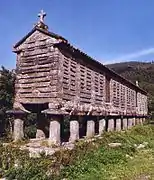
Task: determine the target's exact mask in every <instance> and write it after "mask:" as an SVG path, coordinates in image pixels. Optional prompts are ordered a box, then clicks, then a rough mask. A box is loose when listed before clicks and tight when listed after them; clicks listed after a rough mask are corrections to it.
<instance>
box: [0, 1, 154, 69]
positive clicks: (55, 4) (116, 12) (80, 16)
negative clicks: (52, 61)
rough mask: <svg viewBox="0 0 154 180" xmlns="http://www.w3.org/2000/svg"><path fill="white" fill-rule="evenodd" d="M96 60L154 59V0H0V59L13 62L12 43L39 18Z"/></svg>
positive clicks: (3, 62)
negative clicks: (43, 14)
mask: <svg viewBox="0 0 154 180" xmlns="http://www.w3.org/2000/svg"><path fill="white" fill-rule="evenodd" d="M41 9H43V10H44V11H45V12H46V13H47V16H46V18H45V23H46V24H47V25H48V26H49V30H50V31H52V32H55V33H58V34H59V35H61V36H63V37H65V38H66V39H67V40H68V41H69V42H70V43H71V44H72V45H74V46H75V47H77V48H79V49H81V50H82V51H84V52H85V53H87V54H88V55H90V56H91V57H93V58H95V59H97V60H98V61H100V62H102V63H104V64H107V63H116V62H123V61H151V60H154V0H1V1H0V65H3V66H5V67H7V68H15V65H16V56H15V54H14V53H13V52H12V48H13V45H14V44H15V43H16V42H18V41H19V40H20V39H22V37H23V36H25V35H26V34H27V33H28V32H29V31H30V30H31V29H32V28H33V25H34V24H35V23H37V21H38V17H37V14H38V13H39V12H40V10H41Z"/></svg>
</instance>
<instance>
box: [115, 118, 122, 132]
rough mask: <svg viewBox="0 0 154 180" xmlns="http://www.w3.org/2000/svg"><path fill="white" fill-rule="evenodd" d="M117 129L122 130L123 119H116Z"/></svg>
mask: <svg viewBox="0 0 154 180" xmlns="http://www.w3.org/2000/svg"><path fill="white" fill-rule="evenodd" d="M116 131H121V119H120V118H118V119H116Z"/></svg>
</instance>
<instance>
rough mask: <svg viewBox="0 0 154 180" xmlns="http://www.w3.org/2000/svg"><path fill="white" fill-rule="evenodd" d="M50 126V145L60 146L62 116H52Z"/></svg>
mask: <svg viewBox="0 0 154 180" xmlns="http://www.w3.org/2000/svg"><path fill="white" fill-rule="evenodd" d="M49 118H50V125H49V141H48V142H49V145H53V144H54V145H60V143H61V138H60V119H61V118H60V116H58V115H57V116H56V115H50V116H49Z"/></svg>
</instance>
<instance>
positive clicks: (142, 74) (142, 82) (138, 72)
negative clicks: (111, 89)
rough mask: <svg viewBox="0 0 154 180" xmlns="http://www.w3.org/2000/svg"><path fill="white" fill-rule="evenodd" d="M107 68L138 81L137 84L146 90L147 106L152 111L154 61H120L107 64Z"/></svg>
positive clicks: (153, 107)
mask: <svg viewBox="0 0 154 180" xmlns="http://www.w3.org/2000/svg"><path fill="white" fill-rule="evenodd" d="M107 67H108V68H110V69H112V70H113V71H115V72H117V73H118V74H120V75H122V76H123V77H125V78H126V79H128V80H130V81H132V82H133V83H134V84H135V81H138V82H139V86H140V87H141V88H143V89H144V90H145V91H147V92H148V96H149V108H150V111H154V62H151V63H144V62H122V63H116V64H110V65H107Z"/></svg>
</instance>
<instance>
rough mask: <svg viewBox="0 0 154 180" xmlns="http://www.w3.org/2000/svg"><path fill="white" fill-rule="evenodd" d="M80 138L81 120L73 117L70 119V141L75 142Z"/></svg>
mask: <svg viewBox="0 0 154 180" xmlns="http://www.w3.org/2000/svg"><path fill="white" fill-rule="evenodd" d="M77 139H79V122H78V120H75V119H72V120H71V121H70V138H69V141H70V142H74V141H76V140H77Z"/></svg>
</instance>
